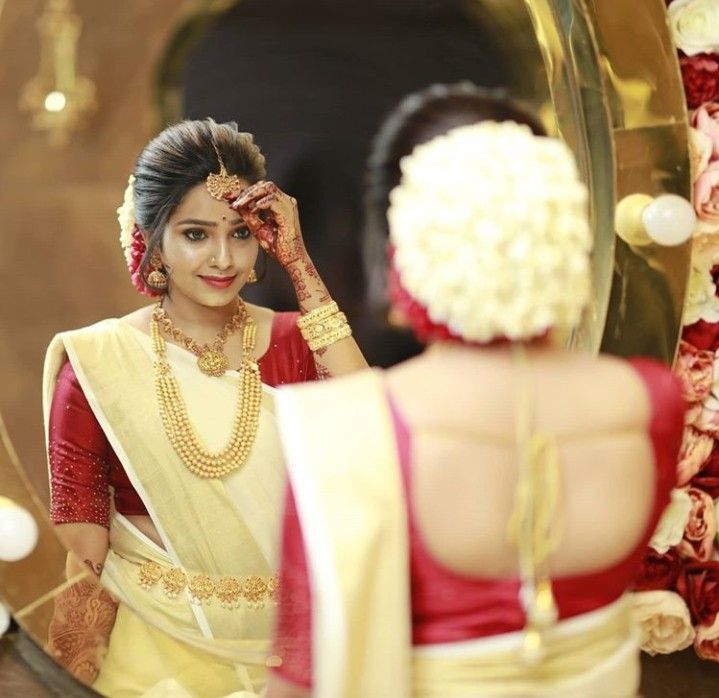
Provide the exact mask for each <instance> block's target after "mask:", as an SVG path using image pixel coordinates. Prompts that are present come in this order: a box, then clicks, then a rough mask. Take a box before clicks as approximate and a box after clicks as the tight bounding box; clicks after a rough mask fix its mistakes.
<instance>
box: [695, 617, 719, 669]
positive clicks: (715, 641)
mask: <svg viewBox="0 0 719 698" xmlns="http://www.w3.org/2000/svg"><path fill="white" fill-rule="evenodd" d="M696 633H697V634H696V637H695V638H694V649H695V650H696V653H697V654H698V655H699V656H700V657H701V658H702V659H710V660H712V661H714V662H719V616H717V617H716V618H715V619H714V622H713V623H712V624H711V625H706V624H702V625H698V626H697V628H696Z"/></svg>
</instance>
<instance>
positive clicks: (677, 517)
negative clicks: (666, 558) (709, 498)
mask: <svg viewBox="0 0 719 698" xmlns="http://www.w3.org/2000/svg"><path fill="white" fill-rule="evenodd" d="M691 510H692V500H691V497H690V496H689V495H688V494H687V491H686V490H682V489H679V488H675V489H673V490H672V498H671V502H670V503H669V506H668V507H667V508H666V509H665V510H664V513H663V514H662V518H661V519H659V525H658V526H657V528H656V530H655V531H654V535H653V536H652V539H651V540H650V541H649V545H650V546H651V547H652V548H654V550H656V551H657V552H658V553H659V554H660V555H664V553H666V552H667V550H669V548H673V547H674V546H675V545H677V544H678V543H679V541H681V539H682V537H683V536H684V529H685V528H686V527H687V522H688V521H689V514H690V513H691Z"/></svg>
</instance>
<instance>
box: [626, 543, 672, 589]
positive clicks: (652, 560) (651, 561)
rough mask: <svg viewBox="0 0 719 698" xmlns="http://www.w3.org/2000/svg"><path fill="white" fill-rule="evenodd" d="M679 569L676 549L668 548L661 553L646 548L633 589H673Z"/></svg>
mask: <svg viewBox="0 0 719 698" xmlns="http://www.w3.org/2000/svg"><path fill="white" fill-rule="evenodd" d="M680 569H681V558H680V557H679V554H678V553H677V551H676V550H674V549H669V550H668V551H667V552H666V554H664V555H662V554H661V553H658V552H657V551H656V550H654V548H647V552H646V554H645V555H644V559H643V560H642V567H641V570H640V572H639V577H638V578H637V580H636V581H635V583H634V589H635V591H655V590H659V589H673V588H674V583H675V582H676V580H677V577H678V576H679V570H680Z"/></svg>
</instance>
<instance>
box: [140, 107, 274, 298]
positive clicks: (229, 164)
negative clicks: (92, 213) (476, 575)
mask: <svg viewBox="0 0 719 698" xmlns="http://www.w3.org/2000/svg"><path fill="white" fill-rule="evenodd" d="M218 153H219V156H220V157H221V158H222V161H223V163H224V165H225V167H226V168H227V171H228V172H229V173H230V174H235V175H237V176H238V177H240V178H241V179H244V180H246V181H247V182H249V183H250V184H254V183H255V182H257V181H259V180H260V179H262V178H263V177H264V176H265V158H264V156H263V155H262V153H261V152H260V149H259V148H258V146H257V145H255V142H254V140H253V137H252V134H250V133H241V132H240V131H239V129H238V127H237V124H236V123H235V122H234V121H230V122H228V123H224V124H218V123H216V122H215V121H213V120H212V119H209V118H208V119H202V120H197V121H181V122H180V123H178V124H173V125H172V126H168V127H167V128H166V129H165V130H164V131H162V132H161V133H160V134H159V135H158V136H156V137H155V138H153V140H151V141H150V142H149V143H148V144H147V146H145V149H144V150H143V151H142V153H141V154H140V157H139V158H138V159H137V163H136V165H135V171H134V173H133V174H134V175H135V185H134V190H135V191H134V194H135V222H136V223H137V225H138V226H139V227H140V229H141V230H142V231H143V233H144V235H145V237H146V241H147V251H146V252H145V256H144V257H143V259H142V262H141V264H140V269H139V271H140V275H141V276H142V279H143V281H144V282H145V284H146V285H147V286H148V287H149V288H151V289H152V288H153V286H152V285H151V284H150V283H149V282H148V279H147V276H148V274H149V272H150V271H151V260H152V257H153V254H154V252H155V250H156V249H157V248H158V247H159V246H160V245H161V243H162V235H163V232H164V230H165V226H166V225H167V221H168V220H169V218H170V216H171V215H172V213H173V212H174V210H175V209H176V208H177V206H178V205H179V204H180V202H181V201H182V199H183V198H184V197H185V195H186V194H187V192H188V191H189V190H190V189H192V188H193V187H194V186H196V185H197V184H200V183H201V182H204V181H205V180H206V179H207V177H208V175H209V174H210V173H212V172H215V173H216V172H219V171H220V162H219V158H218ZM153 290H157V289H153Z"/></svg>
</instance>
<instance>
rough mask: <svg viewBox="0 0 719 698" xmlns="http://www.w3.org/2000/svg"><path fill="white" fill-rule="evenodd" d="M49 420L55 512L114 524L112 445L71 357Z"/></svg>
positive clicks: (60, 519)
mask: <svg viewBox="0 0 719 698" xmlns="http://www.w3.org/2000/svg"><path fill="white" fill-rule="evenodd" d="M49 426H50V429H49V434H50V436H49V444H48V454H49V462H50V492H51V494H50V518H51V519H52V521H53V522H54V523H56V524H64V523H94V524H99V525H100V526H105V527H106V528H109V526H110V490H109V468H108V456H109V455H110V453H111V449H110V446H109V444H108V442H107V438H106V437H105V434H104V432H103V431H102V428H101V427H100V425H99V424H98V422H97V419H96V418H95V415H94V414H93V412H92V410H91V409H90V405H89V404H88V402H87V398H86V397H85V394H84V393H83V392H82V388H81V387H80V384H79V382H78V380H77V376H76V375H75V371H74V370H73V368H72V366H71V365H70V362H66V363H65V364H64V365H63V367H62V368H61V369H60V373H59V375H58V379H57V385H56V387H55V394H54V395H53V398H52V406H51V408H50V425H49Z"/></svg>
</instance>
